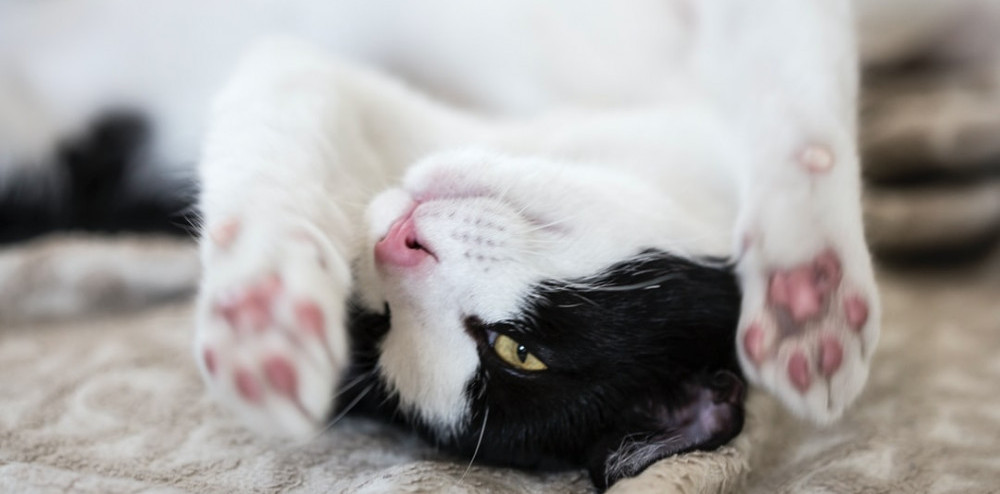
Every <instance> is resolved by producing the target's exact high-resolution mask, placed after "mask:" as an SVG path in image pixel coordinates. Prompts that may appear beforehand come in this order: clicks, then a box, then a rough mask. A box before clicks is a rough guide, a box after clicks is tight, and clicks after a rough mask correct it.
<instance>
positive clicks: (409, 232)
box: [375, 215, 431, 267]
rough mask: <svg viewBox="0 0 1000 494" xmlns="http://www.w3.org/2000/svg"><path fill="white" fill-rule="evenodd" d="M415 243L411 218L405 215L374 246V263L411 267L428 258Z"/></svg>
mask: <svg viewBox="0 0 1000 494" xmlns="http://www.w3.org/2000/svg"><path fill="white" fill-rule="evenodd" d="M430 255H431V254H430V252H428V251H427V249H425V248H424V247H423V246H422V245H420V243H419V242H418V241H417V230H416V226H415V225H414V224H413V217H412V216H410V215H406V216H404V217H403V218H400V219H398V220H396V222H395V223H393V224H392V226H391V227H390V228H389V233H386V234H385V237H384V238H383V239H382V240H379V241H378V243H376V244H375V261H377V262H379V263H382V264H388V265H392V266H400V267H411V266H416V265H417V264H420V262H421V261H423V260H424V259H425V258H427V257H430Z"/></svg>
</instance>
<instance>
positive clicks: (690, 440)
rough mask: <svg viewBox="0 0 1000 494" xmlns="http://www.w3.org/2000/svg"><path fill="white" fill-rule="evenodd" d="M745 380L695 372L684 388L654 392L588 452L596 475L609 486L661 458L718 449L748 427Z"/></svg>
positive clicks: (598, 481)
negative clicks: (744, 405)
mask: <svg viewBox="0 0 1000 494" xmlns="http://www.w3.org/2000/svg"><path fill="white" fill-rule="evenodd" d="M745 389H746V387H745V385H744V384H743V380H742V379H741V378H740V377H738V376H736V375H735V374H733V373H731V372H729V371H718V372H715V373H713V374H701V375H697V376H694V377H693V378H692V379H691V380H690V381H689V382H687V383H685V384H684V385H683V386H681V388H680V390H679V391H675V392H674V393H664V392H661V391H660V390H650V391H649V396H643V397H641V398H637V401H636V403H634V404H633V406H632V407H630V408H629V411H628V412H627V413H626V415H627V416H626V417H621V418H622V419H623V420H621V421H619V423H621V424H622V427H619V428H616V429H615V430H614V431H611V432H609V433H608V434H607V435H605V436H604V437H602V439H601V440H600V441H598V442H597V444H595V445H594V447H593V448H592V449H591V451H590V453H589V454H588V458H589V461H588V468H589V470H590V478H591V479H592V480H593V481H594V485H596V486H597V488H598V489H600V490H602V491H603V490H604V489H607V488H608V487H609V486H611V485H612V484H614V483H615V482H617V481H618V480H619V479H622V478H625V477H632V476H635V475H637V474H638V473H639V472H642V471H643V470H644V469H645V468H646V467H648V466H649V465H651V464H653V463H655V462H656V461H658V460H660V459H663V458H666V457H668V456H671V455H675V454H678V453H683V452H686V451H694V450H706V451H707V450H713V449H716V448H718V447H719V446H722V445H723V444H726V443H727V442H729V440H730V439H732V438H733V437H735V436H736V435H737V434H739V433H740V431H741V430H742V429H743V400H744V397H745Z"/></svg>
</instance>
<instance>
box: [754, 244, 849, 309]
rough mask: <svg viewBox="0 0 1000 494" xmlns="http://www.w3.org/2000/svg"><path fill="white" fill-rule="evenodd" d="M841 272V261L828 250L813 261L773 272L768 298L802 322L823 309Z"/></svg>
mask: <svg viewBox="0 0 1000 494" xmlns="http://www.w3.org/2000/svg"><path fill="white" fill-rule="evenodd" d="M841 276H842V273H841V269H840V261H839V260H838V259H837V257H836V256H835V255H834V254H833V253H832V252H829V251H828V252H825V253H823V254H821V255H820V256H818V257H817V258H816V259H815V260H814V261H813V262H812V263H809V264H806V265H803V266H799V267H796V268H793V269H790V270H787V271H777V272H775V273H774V274H773V275H771V281H770V283H769V286H768V301H769V302H770V304H771V305H772V306H775V307H778V308H781V309H784V310H786V311H788V313H789V315H791V317H792V319H793V320H794V321H795V322H796V323H803V322H805V321H807V320H809V319H813V318H815V317H816V316H818V315H820V314H821V313H822V311H823V308H824V305H825V304H826V299H827V296H828V295H829V294H830V293H831V292H832V291H833V290H834V289H835V288H836V287H837V286H838V285H839V284H840V278H841Z"/></svg>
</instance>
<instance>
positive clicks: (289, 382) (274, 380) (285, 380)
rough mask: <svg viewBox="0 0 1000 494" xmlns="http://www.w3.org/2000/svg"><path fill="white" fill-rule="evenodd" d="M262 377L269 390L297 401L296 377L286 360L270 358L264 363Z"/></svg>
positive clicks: (293, 369)
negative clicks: (269, 387)
mask: <svg viewBox="0 0 1000 494" xmlns="http://www.w3.org/2000/svg"><path fill="white" fill-rule="evenodd" d="M264 377H265V378H266V379H267V384H268V385H269V386H271V389H273V390H275V391H277V392H278V393H279V394H281V395H283V396H285V397H287V398H291V399H292V400H298V376H297V375H296V373H295V368H294V367H292V364H290V363H288V361H287V360H285V359H284V358H282V357H271V358H269V359H267V360H266V361H264Z"/></svg>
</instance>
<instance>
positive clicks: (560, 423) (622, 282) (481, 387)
mask: <svg viewBox="0 0 1000 494" xmlns="http://www.w3.org/2000/svg"><path fill="white" fill-rule="evenodd" d="M739 310H740V292H739V288H738V285H737V282H736V277H735V275H734V273H733V272H732V269H731V267H730V266H726V265H711V264H701V263H696V262H692V261H689V260H686V259H682V258H678V257H676V256H671V255H669V254H665V253H662V252H654V251H650V252H645V253H643V254H641V255H639V256H637V257H636V258H635V259H633V260H630V261H627V262H623V263H620V264H618V265H615V266H612V267H611V268H609V269H607V270H606V271H605V272H603V273H601V274H599V275H597V276H595V277H593V278H591V279H586V280H575V281H572V282H555V281H552V282H548V283H544V284H542V285H540V286H538V287H536V289H535V290H534V292H533V294H532V297H531V305H530V308H529V310H528V311H527V312H526V313H524V314H523V315H521V316H520V317H518V318H516V319H514V320H509V321H497V322H488V321H482V320H480V319H479V318H477V317H476V316H474V315H470V316H469V317H468V318H467V320H466V326H467V330H468V331H469V332H470V334H472V335H473V336H474V338H475V339H476V340H477V341H478V342H479V352H480V358H481V366H480V368H479V371H478V373H477V375H476V376H475V378H474V379H473V380H472V382H471V383H470V385H469V389H468V394H469V396H470V401H471V404H472V410H471V412H472V413H471V420H470V421H469V423H468V424H466V427H465V429H464V431H463V432H462V433H461V434H460V435H459V436H458V437H450V438H444V437H438V436H437V435H436V434H435V432H434V431H433V430H432V429H430V428H428V427H426V426H425V425H423V424H420V423H418V422H417V423H414V422H410V423H408V425H409V426H411V427H413V428H414V429H416V430H417V431H418V432H419V433H421V434H422V435H423V436H425V437H426V438H427V439H429V440H430V441H432V442H434V443H436V444H438V445H440V446H442V447H443V448H445V449H446V450H450V451H453V452H455V453H457V454H459V455H461V456H463V457H465V458H469V457H471V456H472V455H475V458H476V461H477V462H480V463H486V464H496V465H505V466H516V467H521V468H531V469H553V468H580V467H584V468H588V469H589V470H590V472H591V475H592V478H593V479H594V482H595V484H596V485H597V486H598V487H600V488H605V487H607V486H608V485H610V484H612V483H614V482H615V481H616V480H618V479H619V478H621V477H622V476H628V475H634V474H635V473H638V471H641V470H642V469H643V468H645V467H646V466H648V465H649V464H650V463H652V462H653V461H655V460H657V459H660V458H663V457H666V456H670V455H672V454H676V453H680V452H684V451H690V450H695V449H714V448H716V447H718V446H720V445H722V444H725V443H726V442H728V441H729V440H730V439H731V438H732V437H734V436H735V435H736V434H738V433H739V432H740V430H741V429H742V426H743V398H744V396H743V395H744V393H743V386H744V383H743V380H742V377H741V374H740V370H739V364H738V361H737V357H736V347H735V334H736V325H737V319H738V317H739ZM353 320H354V321H355V322H356V323H364V324H362V326H367V328H362V327H359V326H357V325H354V329H353V331H352V333H353V334H354V335H355V338H356V339H355V342H356V350H355V351H356V354H357V356H359V357H362V358H361V360H362V361H363V362H364V363H362V362H356V364H358V365H357V366H356V367H355V368H354V371H353V372H352V375H351V376H349V377H348V380H347V381H345V383H348V382H353V383H358V382H359V376H365V375H368V376H370V377H369V378H368V379H360V380H361V381H365V383H364V384H360V383H358V384H354V388H355V391H354V392H350V391H349V392H348V393H346V396H343V397H341V399H339V400H338V403H339V404H340V405H341V406H344V405H346V404H347V403H348V402H351V401H357V402H358V403H359V404H360V406H359V407H358V410H360V411H363V412H365V413H368V414H374V415H377V416H380V417H383V418H386V419H389V420H391V421H393V422H401V421H407V420H408V419H407V418H405V417H403V416H402V415H401V414H399V413H398V412H397V410H396V409H395V407H396V401H395V400H394V399H393V398H392V397H389V396H387V395H386V394H385V392H384V389H383V387H382V386H381V385H380V384H379V383H377V382H376V381H377V378H376V377H375V374H374V373H372V372H371V370H372V369H374V366H375V365H376V363H377V358H378V357H377V344H378V341H379V340H380V339H381V337H382V335H384V334H385V332H386V331H389V330H390V329H389V328H388V317H387V315H380V316H375V315H368V316H365V317H355V318H354V319H353ZM488 332H496V333H500V334H506V335H508V336H511V337H512V338H514V339H515V340H517V341H518V342H519V343H521V344H523V345H525V346H526V347H527V349H528V350H529V351H530V352H531V353H533V354H534V355H536V356H537V357H538V358H539V359H541V360H542V361H543V362H545V364H546V365H547V366H548V369H547V370H545V371H540V372H523V371H518V370H516V369H514V368H512V367H510V366H508V365H507V364H505V363H504V362H503V361H502V360H501V359H500V358H499V357H497V356H496V354H495V353H494V351H493V349H492V348H491V347H490V345H489V339H488V337H487V333H488ZM366 373H367V374H366ZM362 389H364V390H367V391H365V393H366V395H365V396H362V397H360V398H358V394H360V392H361V391H360V390H362ZM706 417H707V418H706ZM484 421H485V426H484V425H483V424H484ZM699 421H700V422H699ZM480 434H482V438H481V440H480ZM678 438H680V439H678ZM637 440H641V441H648V442H650V444H649V447H647V448H645V449H641V451H644V452H646V453H650V452H652V456H649V457H648V458H646V457H645V456H643V455H634V456H633V458H634V459H635V458H637V460H635V461H632V462H629V463H627V464H626V465H624V466H622V467H621V468H612V467H615V465H613V464H612V463H613V462H614V461H616V459H620V456H621V455H622V454H628V453H629V451H623V450H622V446H623V445H626V444H630V445H632V446H636V441H637ZM630 441H631V442H630ZM656 441H659V442H656ZM638 446H644V445H643V444H639V445H638ZM633 449H635V448H633ZM636 451H639V450H638V449H636ZM646 456H648V455H646ZM640 460H641V461H640Z"/></svg>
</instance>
